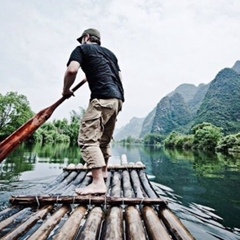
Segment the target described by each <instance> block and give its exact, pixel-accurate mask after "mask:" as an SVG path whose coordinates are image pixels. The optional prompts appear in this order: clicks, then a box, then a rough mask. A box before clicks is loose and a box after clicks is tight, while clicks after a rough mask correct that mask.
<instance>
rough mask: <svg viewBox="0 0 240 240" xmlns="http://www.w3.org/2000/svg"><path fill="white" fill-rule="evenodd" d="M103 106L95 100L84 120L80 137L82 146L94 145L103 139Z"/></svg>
mask: <svg viewBox="0 0 240 240" xmlns="http://www.w3.org/2000/svg"><path fill="white" fill-rule="evenodd" d="M101 122H102V120H101V106H100V104H99V103H98V100H97V99H96V101H95V99H93V100H92V101H91V103H90V105H89V107H88V109H87V111H86V114H85V116H84V118H83V119H82V125H81V130H80V135H79V143H80V144H90V145H92V144H94V143H95V142H97V141H98V140H99V139H100V138H101V132H102V123H101Z"/></svg>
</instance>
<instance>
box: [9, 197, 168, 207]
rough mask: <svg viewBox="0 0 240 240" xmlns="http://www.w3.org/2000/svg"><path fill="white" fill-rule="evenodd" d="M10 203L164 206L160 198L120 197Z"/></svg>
mask: <svg viewBox="0 0 240 240" xmlns="http://www.w3.org/2000/svg"><path fill="white" fill-rule="evenodd" d="M9 201H10V203H12V204H21V205H29V204H40V205H41V204H54V203H65V204H72V203H75V204H77V203H78V204H89V202H91V203H92V204H96V205H101V204H108V205H113V206H114V205H119V204H123V203H125V204H128V205H137V204H141V205H154V204H155V205H161V206H162V207H164V206H166V202H165V201H163V200H162V199H160V198H122V197H106V196H105V195H104V196H103V195H102V196H92V195H87V196H38V197H36V196H16V197H14V196H13V197H12V198H10V200H9Z"/></svg>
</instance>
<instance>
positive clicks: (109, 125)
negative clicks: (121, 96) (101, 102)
mask: <svg viewBox="0 0 240 240" xmlns="http://www.w3.org/2000/svg"><path fill="white" fill-rule="evenodd" d="M111 106H112V107H113V109H114V112H113V113H111V115H109V114H108V112H105V111H103V115H102V116H103V123H104V130H103V134H102V137H101V139H100V149H101V151H102V154H103V157H104V159H105V164H106V165H105V166H104V167H103V168H102V171H103V177H104V178H107V177H108V172H107V166H108V160H109V158H110V157H111V150H110V142H111V140H112V137H113V132H114V129H115V125H116V121H117V115H118V113H119V111H120V110H121V108H122V102H121V101H120V100H117V99H113V100H112V101H111Z"/></svg>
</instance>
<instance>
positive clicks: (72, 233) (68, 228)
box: [53, 206, 87, 240]
mask: <svg viewBox="0 0 240 240" xmlns="http://www.w3.org/2000/svg"><path fill="white" fill-rule="evenodd" d="M86 211H87V209H86V208H85V207H82V206H80V207H78V208H76V209H75V210H74V212H73V213H72V214H71V216H70V217H69V219H68V220H67V221H66V222H65V224H64V225H63V226H62V228H61V229H60V231H59V233H58V234H57V235H56V236H55V237H54V238H53V239H54V240H73V239H75V237H76V235H77V233H78V231H79V227H80V225H81V220H82V219H83V217H84V215H85V213H86Z"/></svg>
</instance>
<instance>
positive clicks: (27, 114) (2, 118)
mask: <svg viewBox="0 0 240 240" xmlns="http://www.w3.org/2000/svg"><path fill="white" fill-rule="evenodd" d="M83 115H84V109H83V108H81V107H80V108H79V112H76V111H71V112H70V120H67V119H63V120H53V121H48V122H46V123H44V124H43V125H42V126H41V127H40V128H39V129H38V130H37V131H36V132H35V133H34V134H33V136H31V137H30V138H29V139H28V140H31V141H34V142H40V143H60V142H65V143H70V144H75V143H76V141H77V136H78V132H79V128H80V119H81V118H82V117H83ZM33 116H34V113H33V111H32V110H31V108H30V105H29V102H28V100H27V98H26V96H24V95H20V94H18V93H17V92H9V93H7V94H6V95H2V94H0V140H3V139H5V138H6V137H7V136H9V135H10V134H12V133H13V132H14V131H16V130H17V129H18V128H19V127H21V126H22V125H23V124H25V123H26V122H27V121H28V120H29V119H31V118H32V117H33Z"/></svg>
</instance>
